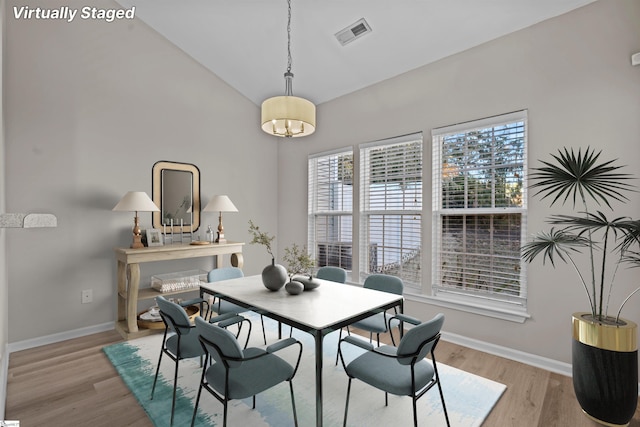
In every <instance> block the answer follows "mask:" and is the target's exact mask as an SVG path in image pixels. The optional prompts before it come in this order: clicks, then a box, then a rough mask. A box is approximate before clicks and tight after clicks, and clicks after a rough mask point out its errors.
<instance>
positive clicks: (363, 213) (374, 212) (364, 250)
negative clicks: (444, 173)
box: [357, 131, 425, 291]
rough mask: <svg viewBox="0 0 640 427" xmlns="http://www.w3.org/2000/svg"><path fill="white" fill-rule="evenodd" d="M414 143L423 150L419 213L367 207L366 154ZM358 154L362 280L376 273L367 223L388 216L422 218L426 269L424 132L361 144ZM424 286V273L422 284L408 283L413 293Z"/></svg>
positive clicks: (359, 236)
mask: <svg viewBox="0 0 640 427" xmlns="http://www.w3.org/2000/svg"><path fill="white" fill-rule="evenodd" d="M413 142H419V143H420V150H421V159H420V161H421V165H422V169H421V178H420V185H421V187H420V188H421V190H420V200H421V203H420V208H419V209H411V210H410V209H367V203H366V198H367V197H368V192H367V191H366V190H365V189H364V185H365V179H364V178H365V174H366V173H367V172H368V171H367V170H366V165H364V163H365V156H366V155H365V152H366V151H368V150H372V149H375V148H378V147H379V148H385V147H391V146H394V145H402V144H409V143H413ZM358 154H359V162H358V173H357V175H358V176H359V178H360V179H359V185H358V190H359V197H358V209H357V211H358V216H359V217H358V226H359V233H358V249H359V253H360V262H359V264H358V270H359V278H360V279H361V280H364V279H365V278H366V277H367V276H369V275H371V274H375V273H370V272H368V268H366V263H367V262H368V261H367V260H368V259H369V257H368V255H367V254H368V250H369V233H368V229H367V227H366V222H367V219H368V218H369V217H371V216H384V215H393V216H418V217H419V218H420V220H419V221H418V224H419V227H420V229H419V241H420V249H421V255H420V260H419V262H420V265H422V263H423V258H424V241H423V239H424V218H425V216H424V214H425V212H424V199H423V193H424V184H425V182H424V180H425V169H424V134H423V132H422V131H420V132H414V133H410V134H405V135H400V136H396V137H391V138H386V139H381V140H377V141H371V142H365V143H361V144H359V145H358ZM423 282H424V275H423V274H422V271H420V273H419V280H418V282H417V283H413V282H407V281H406V280H405V289H413V290H415V291H419V290H421V289H422V286H423Z"/></svg>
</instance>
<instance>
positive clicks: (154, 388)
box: [150, 349, 162, 400]
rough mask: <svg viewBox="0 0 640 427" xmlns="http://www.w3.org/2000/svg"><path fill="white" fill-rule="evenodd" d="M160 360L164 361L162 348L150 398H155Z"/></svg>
mask: <svg viewBox="0 0 640 427" xmlns="http://www.w3.org/2000/svg"><path fill="white" fill-rule="evenodd" d="M160 362H162V349H160V357H159V358H158V367H157V368H156V376H155V378H154V379H153V387H151V398H150V400H153V393H154V392H155V391H156V382H157V381H158V374H159V373H160Z"/></svg>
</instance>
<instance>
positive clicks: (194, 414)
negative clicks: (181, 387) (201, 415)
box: [191, 382, 202, 427]
mask: <svg viewBox="0 0 640 427" xmlns="http://www.w3.org/2000/svg"><path fill="white" fill-rule="evenodd" d="M201 394H202V382H201V383H200V387H198V396H196V403H195V404H194V407H193V417H191V427H193V424H194V423H195V422H196V415H197V414H198V405H199V404H200V395H201Z"/></svg>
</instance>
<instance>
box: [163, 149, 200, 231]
mask: <svg viewBox="0 0 640 427" xmlns="http://www.w3.org/2000/svg"><path fill="white" fill-rule="evenodd" d="M152 192H153V196H152V198H153V201H154V202H155V204H156V205H157V206H158V207H159V208H160V211H159V212H153V217H152V222H151V224H152V225H153V228H157V229H159V230H163V231H165V230H166V232H167V233H171V232H173V233H189V232H195V231H196V230H197V229H198V228H199V227H200V169H198V167H197V166H196V165H193V164H191V163H178V162H169V161H164V160H161V161H159V162H156V163H155V164H154V165H153V169H152ZM169 205H171V206H169ZM180 218H182V220H183V221H182V227H181V226H180ZM171 219H175V221H174V222H173V230H172V229H171Z"/></svg>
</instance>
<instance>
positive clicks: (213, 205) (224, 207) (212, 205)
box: [202, 195, 238, 212]
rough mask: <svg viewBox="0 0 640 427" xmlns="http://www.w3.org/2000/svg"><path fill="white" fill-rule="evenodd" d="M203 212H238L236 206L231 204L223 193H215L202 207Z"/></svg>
mask: <svg viewBox="0 0 640 427" xmlns="http://www.w3.org/2000/svg"><path fill="white" fill-rule="evenodd" d="M202 211H203V212H238V208H236V206H235V205H234V204H233V202H232V201H231V199H229V197H228V196H225V195H220V196H218V195H216V196H213V197H212V198H211V201H210V202H209V203H207V206H205V207H204V209H202Z"/></svg>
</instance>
